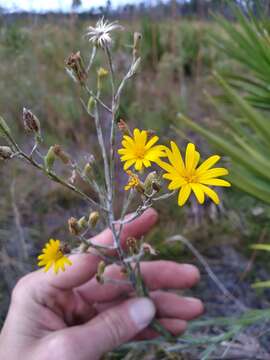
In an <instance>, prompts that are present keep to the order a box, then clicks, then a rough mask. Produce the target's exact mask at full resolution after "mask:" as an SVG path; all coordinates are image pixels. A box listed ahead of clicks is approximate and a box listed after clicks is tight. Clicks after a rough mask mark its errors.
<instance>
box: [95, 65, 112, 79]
mask: <svg viewBox="0 0 270 360" xmlns="http://www.w3.org/2000/svg"><path fill="white" fill-rule="evenodd" d="M97 74H98V76H99V77H105V76H107V75H108V74H109V71H108V70H106V69H104V68H103V67H100V68H99V69H98V71H97Z"/></svg>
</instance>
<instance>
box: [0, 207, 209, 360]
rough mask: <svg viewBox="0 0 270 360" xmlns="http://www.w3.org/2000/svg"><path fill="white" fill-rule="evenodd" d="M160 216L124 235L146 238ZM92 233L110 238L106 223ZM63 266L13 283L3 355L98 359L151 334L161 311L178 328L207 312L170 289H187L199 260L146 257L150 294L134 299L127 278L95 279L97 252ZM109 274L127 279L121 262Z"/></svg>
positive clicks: (0, 338)
mask: <svg viewBox="0 0 270 360" xmlns="http://www.w3.org/2000/svg"><path fill="white" fill-rule="evenodd" d="M157 219H158V215H157V213H156V212H155V211H154V210H153V209H149V210H147V211H146V212H145V213H144V214H143V215H142V216H141V217H140V218H138V219H136V220H135V221H134V222H132V223H129V224H127V225H125V227H124V230H123V233H122V239H121V241H123V244H124V242H125V240H126V239H127V237H129V236H133V237H137V238H139V237H141V236H142V235H143V234H145V233H146V232H147V231H149V230H150V229H151V228H152V227H153V226H154V224H155V223H156V221H157ZM94 240H95V241H96V243H99V244H110V243H112V235H111V232H110V231H109V230H105V231H103V232H102V233H100V234H99V235H97V236H96V237H95V238H94ZM71 260H72V262H73V265H72V266H70V267H68V268H67V270H66V271H65V272H62V273H61V274H58V275H55V274H53V272H49V273H44V272H43V271H42V270H39V271H35V272H33V273H30V274H28V275H26V276H25V277H23V278H22V279H21V280H19V282H18V284H17V285H16V286H15V288H14V290H13V293H12V297H11V305H10V308H9V312H8V315H7V318H6V321H5V324H4V326H3V328H2V331H1V334H0V359H2V360H19V359H21V358H23V359H24V360H36V359H38V360H60V359H65V360H90V359H91V360H96V359H100V358H101V357H102V355H103V354H104V353H106V352H108V351H111V350H113V349H115V348H116V347H117V346H119V345H121V344H123V343H125V342H128V341H130V340H141V339H151V338H153V337H155V336H157V334H156V333H155V332H154V331H153V330H151V328H150V327H149V324H150V322H151V321H152V319H153V318H154V317H155V316H156V317H157V318H158V319H159V321H160V322H161V323H162V324H163V325H164V326H165V327H166V328H167V329H168V330H169V331H170V332H171V333H172V334H174V335H178V334H180V333H182V332H183V331H184V330H185V329H186V326H187V321H188V320H191V319H194V318H195V317H197V316H199V315H200V314H201V313H202V312H203V305H202V303H201V301H200V300H198V299H195V298H187V297H182V296H179V295H176V294H174V293H172V292H168V291H165V290H168V289H178V290H179V289H185V288H189V287H191V286H192V285H194V284H195V283H196V282H197V281H198V280H199V272H198V270H197V268H196V267H194V266H192V265H187V264H177V263H174V262H170V261H151V262H144V263H142V274H143V278H144V281H145V283H146V285H147V286H148V288H149V289H150V290H151V292H150V294H151V300H150V299H149V298H136V297H135V296H133V294H132V289H131V287H130V286H129V285H127V284H117V285H115V284H110V283H105V284H104V285H101V284H99V283H98V282H97V281H96V279H95V274H96V271H97V265H98V263H99V261H100V259H99V258H98V257H97V256H95V255H94V254H83V255H73V256H71ZM105 274H106V277H107V276H108V277H110V278H113V279H123V276H124V275H123V274H121V271H120V269H119V268H118V267H117V266H115V265H112V266H109V267H108V268H107V270H106V273H105Z"/></svg>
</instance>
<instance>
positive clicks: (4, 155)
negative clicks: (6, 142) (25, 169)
mask: <svg viewBox="0 0 270 360" xmlns="http://www.w3.org/2000/svg"><path fill="white" fill-rule="evenodd" d="M12 155H13V151H12V150H11V148H10V147H9V146H0V160H7V159H10V158H11V157H12Z"/></svg>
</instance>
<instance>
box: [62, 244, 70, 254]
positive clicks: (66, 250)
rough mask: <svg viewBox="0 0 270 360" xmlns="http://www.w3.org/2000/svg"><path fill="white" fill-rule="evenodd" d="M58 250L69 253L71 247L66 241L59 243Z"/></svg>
mask: <svg viewBox="0 0 270 360" xmlns="http://www.w3.org/2000/svg"><path fill="white" fill-rule="evenodd" d="M60 251H61V252H62V254H64V255H65V254H70V253H71V249H70V247H69V245H68V244H67V243H61V245H60Z"/></svg>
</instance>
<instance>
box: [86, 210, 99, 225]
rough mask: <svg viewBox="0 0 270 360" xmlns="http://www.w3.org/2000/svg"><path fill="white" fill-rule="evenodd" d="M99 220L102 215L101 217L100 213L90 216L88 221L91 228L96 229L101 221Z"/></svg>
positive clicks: (95, 212)
mask: <svg viewBox="0 0 270 360" xmlns="http://www.w3.org/2000/svg"><path fill="white" fill-rule="evenodd" d="M99 218H100V215H99V212H98V211H93V212H91V213H90V215H89V219H88V224H89V226H91V227H92V228H95V227H96V225H97V223H98V221H99Z"/></svg>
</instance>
